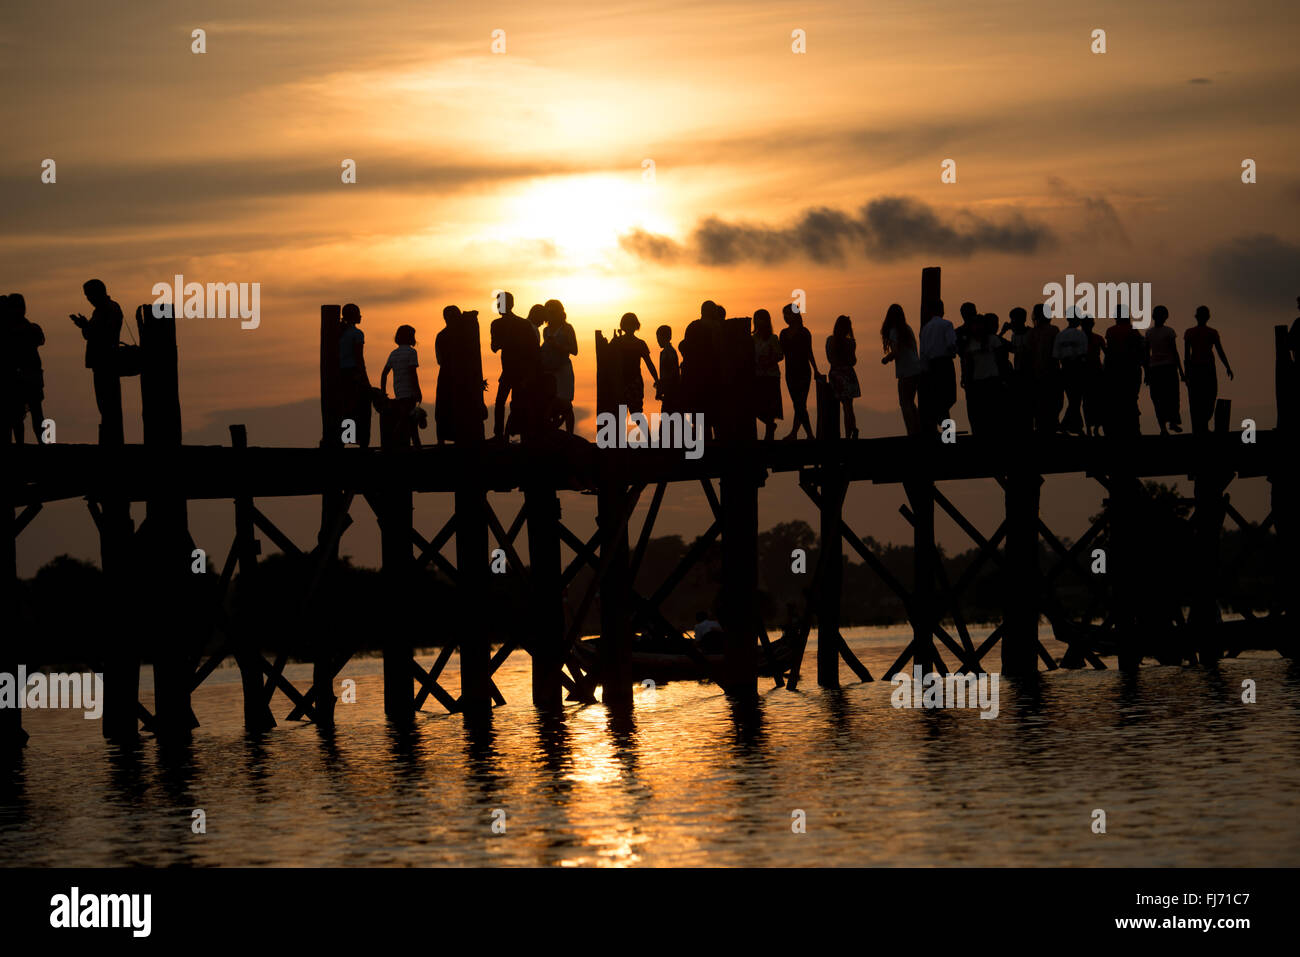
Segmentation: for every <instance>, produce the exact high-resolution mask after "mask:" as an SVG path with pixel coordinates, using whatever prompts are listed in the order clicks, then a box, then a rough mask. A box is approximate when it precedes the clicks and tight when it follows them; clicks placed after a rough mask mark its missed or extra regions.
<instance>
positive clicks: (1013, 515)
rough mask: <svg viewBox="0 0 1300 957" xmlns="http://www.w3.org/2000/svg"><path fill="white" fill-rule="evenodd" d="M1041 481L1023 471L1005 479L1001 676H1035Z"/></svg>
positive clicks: (1033, 474)
mask: <svg viewBox="0 0 1300 957" xmlns="http://www.w3.org/2000/svg"><path fill="white" fill-rule="evenodd" d="M1041 484H1042V477H1041V476H1039V475H1037V474H1035V473H1034V472H1033V471H1031V470H1029V469H1026V468H1023V467H1021V468H1017V469H1016V470H1015V471H1013V472H1011V473H1009V474H1008V475H1007V481H1006V486H1005V488H1004V490H1003V495H1004V501H1005V508H1006V523H1007V526H1006V527H1007V536H1006V561H1005V562H1004V564H1003V568H1002V573H1003V575H1004V578H1003V582H1002V595H1003V609H1004V610H1003V621H1002V673H1003V674H1008V675H1030V674H1034V673H1036V672H1037V671H1038V612H1039V609H1038V594H1039V589H1040V588H1041V585H1040V582H1039V574H1040V573H1039V567H1038V508H1039V486H1040V485H1041Z"/></svg>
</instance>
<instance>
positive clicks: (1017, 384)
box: [998, 306, 1034, 434]
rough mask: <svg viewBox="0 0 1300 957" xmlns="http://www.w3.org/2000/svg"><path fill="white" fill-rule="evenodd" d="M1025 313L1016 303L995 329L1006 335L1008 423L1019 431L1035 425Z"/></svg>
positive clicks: (1027, 430)
mask: <svg viewBox="0 0 1300 957" xmlns="http://www.w3.org/2000/svg"><path fill="white" fill-rule="evenodd" d="M1028 317H1029V314H1028V313H1027V312H1025V310H1024V309H1023V308H1021V307H1020V306H1016V307H1015V308H1014V309H1012V310H1011V312H1009V313H1008V314H1007V322H1006V324H1005V325H1003V327H1002V329H1001V330H1000V331H999V333H998V334H999V336H1001V337H1003V338H1004V339H1005V341H1006V343H1007V354H1008V357H1009V358H1010V359H1011V372H1010V374H1009V375H1008V376H1007V424H1008V426H1009V427H1010V428H1011V430H1012V431H1014V432H1016V433H1018V434H1023V433H1025V432H1030V431H1032V430H1033V428H1034V398H1033V382H1034V372H1033V358H1032V356H1031V354H1030V351H1029V333H1030V329H1029V325H1028ZM1008 333H1010V335H1008Z"/></svg>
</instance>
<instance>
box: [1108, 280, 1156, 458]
mask: <svg viewBox="0 0 1300 957" xmlns="http://www.w3.org/2000/svg"><path fill="white" fill-rule="evenodd" d="M1117 312H1118V315H1117V316H1116V318H1115V324H1114V325H1113V326H1111V327H1110V328H1109V329H1107V330H1106V365H1105V367H1104V369H1103V372H1104V380H1105V388H1106V436H1107V437H1108V438H1109V437H1112V436H1132V435H1137V434H1139V433H1140V432H1141V431H1142V429H1141V425H1140V417H1141V412H1140V411H1139V409H1138V397H1139V396H1140V395H1141V394H1142V370H1143V369H1144V368H1146V363H1147V356H1146V340H1145V338H1144V337H1143V335H1142V333H1141V332H1139V331H1138V330H1136V329H1134V328H1133V323H1132V320H1131V319H1130V318H1129V314H1128V308H1127V307H1125V306H1124V305H1120V307H1119V308H1118V310H1117Z"/></svg>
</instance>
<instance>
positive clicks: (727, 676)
mask: <svg viewBox="0 0 1300 957" xmlns="http://www.w3.org/2000/svg"><path fill="white" fill-rule="evenodd" d="M735 457H736V459H737V461H736V462H735V463H734V465H733V466H732V467H731V468H729V469H728V471H727V472H725V473H724V474H723V476H722V482H721V486H722V489H721V491H722V495H721V499H722V600H721V608H720V609H719V612H720V614H721V617H722V627H723V636H724V646H723V648H724V658H723V669H722V671H723V679H722V680H723V686H724V687H725V689H726V691H727V693H728V694H731V695H735V696H739V697H744V698H752V697H757V694H758V688H757V676H756V674H755V670H754V661H755V651H756V649H757V647H758V631H757V626H758V625H759V620H758V614H759V611H758V608H757V607H756V603H755V598H756V596H757V595H758V484H757V483H756V481H755V479H754V476H755V471H754V470H755V464H754V463H753V461H752V459H751V458H750V457H749V456H748V455H744V454H737V455H736V456H735ZM833 648H834V646H833V645H832V649H833Z"/></svg>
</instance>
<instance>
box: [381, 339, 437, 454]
mask: <svg viewBox="0 0 1300 957" xmlns="http://www.w3.org/2000/svg"><path fill="white" fill-rule="evenodd" d="M393 342H395V343H396V344H397V348H396V349H394V350H393V351H392V352H390V353H389V354H388V361H387V362H386V363H384V371H383V373H381V374H380V376H379V390H380V391H381V392H383V393H384V394H385V395H387V394H388V374H389V373H390V372H391V373H392V374H393V405H392V407H391V414H392V415H393V417H394V421H395V422H396V424H397V431H396V438H397V442H398V444H399V445H403V446H405V445H419V444H420V434H419V430H418V428H417V425H416V417H415V407H416V406H417V405H419V404H420V403H421V402H423V401H424V393H423V392H422V391H421V390H420V372H419V368H420V358H419V356H418V355H417V354H416V352H415V328H414V327H413V326H405V325H403V326H398V327H397V334H396V335H395V336H393ZM367 414H368V413H367ZM439 439H441V435H440V436H439Z"/></svg>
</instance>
